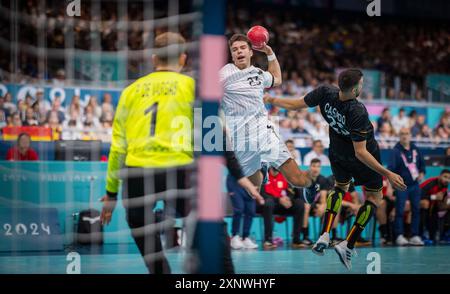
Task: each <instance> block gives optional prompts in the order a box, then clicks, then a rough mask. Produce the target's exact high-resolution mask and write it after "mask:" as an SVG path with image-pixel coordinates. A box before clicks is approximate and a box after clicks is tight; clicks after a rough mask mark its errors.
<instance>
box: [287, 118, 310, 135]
mask: <svg viewBox="0 0 450 294" xmlns="http://www.w3.org/2000/svg"><path fill="white" fill-rule="evenodd" d="M291 132H292V134H308V132H307V131H306V130H305V128H304V121H303V120H302V119H301V120H298V119H292V120H291Z"/></svg>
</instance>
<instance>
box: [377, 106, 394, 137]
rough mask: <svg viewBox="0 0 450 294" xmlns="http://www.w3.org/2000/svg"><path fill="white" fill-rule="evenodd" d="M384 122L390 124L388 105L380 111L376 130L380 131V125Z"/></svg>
mask: <svg viewBox="0 0 450 294" xmlns="http://www.w3.org/2000/svg"><path fill="white" fill-rule="evenodd" d="M384 123H388V124H389V125H391V112H390V110H389V108H388V107H386V108H384V109H383V111H382V112H381V116H380V117H379V118H378V120H377V126H378V129H377V131H378V132H380V129H381V126H382V125H383V124H384Z"/></svg>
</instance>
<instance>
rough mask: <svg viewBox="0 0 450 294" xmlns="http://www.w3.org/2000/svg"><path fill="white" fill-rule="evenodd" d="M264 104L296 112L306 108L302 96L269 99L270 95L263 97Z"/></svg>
mask: <svg viewBox="0 0 450 294" xmlns="http://www.w3.org/2000/svg"><path fill="white" fill-rule="evenodd" d="M264 103H266V104H272V105H274V106H277V107H281V108H285V109H287V110H297V109H301V108H307V107H308V105H307V104H306V102H305V96H302V97H300V98H276V97H271V96H270V95H265V96H264Z"/></svg>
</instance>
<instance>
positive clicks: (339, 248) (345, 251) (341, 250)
mask: <svg viewBox="0 0 450 294" xmlns="http://www.w3.org/2000/svg"><path fill="white" fill-rule="evenodd" d="M347 243H348V242H347V240H344V241H342V242H340V243H339V244H336V245H335V246H334V251H336V253H337V255H338V256H339V259H340V260H341V262H342V263H343V264H344V265H345V267H346V268H347V269H348V270H351V269H352V256H353V255H356V251H355V249H350V248H348V247H347Z"/></svg>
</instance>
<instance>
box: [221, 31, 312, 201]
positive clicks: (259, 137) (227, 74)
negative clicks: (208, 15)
mask: <svg viewBox="0 0 450 294" xmlns="http://www.w3.org/2000/svg"><path fill="white" fill-rule="evenodd" d="M228 44H229V48H230V51H231V56H232V59H233V63H229V64H227V65H225V66H224V67H223V68H222V69H221V70H220V80H221V83H222V85H223V88H224V97H223V100H222V109H223V111H224V114H225V125H226V127H227V129H228V133H229V135H230V137H231V138H230V139H231V142H232V144H233V149H234V152H235V154H236V157H237V158H238V160H239V162H240V164H241V166H242V169H243V172H244V174H245V176H247V177H248V178H249V179H250V180H251V181H252V183H253V184H254V185H255V186H257V187H259V186H261V184H262V181H263V174H262V173H261V171H260V169H261V162H262V161H264V162H268V163H269V164H270V165H272V166H273V167H275V168H276V169H278V170H280V171H281V173H282V174H283V175H284V177H285V178H286V180H287V181H288V182H289V183H291V184H292V185H294V186H297V187H307V189H305V192H306V193H304V195H305V199H306V200H307V202H309V203H310V202H312V200H313V197H315V194H316V185H315V184H314V183H313V181H312V179H311V176H310V175H309V174H308V173H307V172H305V171H301V170H300V169H299V168H298V166H297V164H296V163H295V161H294V160H293V159H292V157H291V155H290V152H289V150H288V149H287V147H286V145H285V144H284V142H283V140H281V138H280V136H279V134H278V132H277V130H275V128H274V125H273V124H272V122H271V121H270V120H269V118H268V113H267V110H266V108H265V105H264V102H263V95H264V89H265V88H270V87H273V86H278V85H280V84H281V82H282V78H281V69H280V64H279V63H278V60H277V59H276V57H275V54H274V53H273V51H272V48H270V47H269V46H268V45H267V44H265V45H264V47H263V48H261V49H255V50H258V51H261V52H263V53H265V54H266V55H267V59H268V63H269V67H268V71H263V70H262V69H260V68H257V67H255V66H253V65H251V57H252V56H253V50H252V47H251V43H250V41H249V40H248V38H247V37H246V36H245V35H242V34H235V35H233V36H232V37H231V38H230V40H229V42H228Z"/></svg>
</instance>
